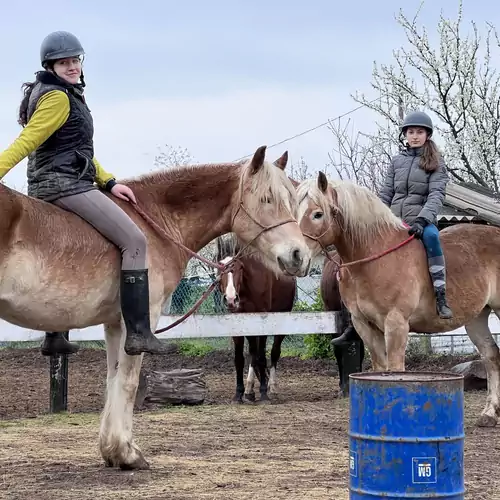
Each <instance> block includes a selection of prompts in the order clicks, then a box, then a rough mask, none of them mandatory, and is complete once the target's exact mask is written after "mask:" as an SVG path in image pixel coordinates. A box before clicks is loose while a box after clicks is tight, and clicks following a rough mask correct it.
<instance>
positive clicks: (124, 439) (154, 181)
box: [0, 146, 310, 469]
mask: <svg viewBox="0 0 500 500" xmlns="http://www.w3.org/2000/svg"><path fill="white" fill-rule="evenodd" d="M265 152H266V148H265V146H263V147H260V148H258V149H257V151H256V152H255V154H254V155H253V157H252V158H251V159H250V160H247V161H244V162H242V163H228V164H213V165H196V166H187V167H182V168H176V169H171V170H165V171H159V172H156V173H151V174H146V175H143V176H142V177H139V178H137V179H130V180H125V181H122V182H123V183H124V184H126V185H128V186H130V187H131V188H132V189H133V191H134V193H135V195H136V198H137V201H138V207H137V208H134V206H133V205H132V204H130V203H127V202H123V201H121V200H117V199H116V198H115V199H114V200H113V201H114V202H115V203H118V204H119V205H120V206H121V207H122V208H123V209H124V210H125V211H126V212H127V213H128V214H129V215H130V217H132V218H133V220H134V221H135V222H136V223H137V224H138V225H139V227H140V228H141V229H142V231H143V232H144V234H145V235H146V237H147V240H148V264H149V269H150V286H151V289H150V305H151V308H150V311H151V325H152V328H153V329H154V328H155V327H156V325H157V324H158V320H159V318H160V313H161V308H162V305H163V304H164V303H165V302H166V301H167V300H168V299H169V298H170V296H171V294H172V292H173V290H174V288H175V287H176V285H177V283H178V282H179V280H180V278H181V276H182V275H183V273H184V270H185V268H186V265H187V262H188V261H189V259H190V258H191V255H190V254H189V253H188V252H187V251H186V250H185V249H183V248H181V247H180V246H179V244H183V245H185V246H186V248H188V249H190V250H191V251H195V252H198V251H199V250H200V249H201V248H203V247H204V246H206V245H207V244H208V243H209V242H210V241H212V240H214V239H215V238H217V237H218V236H220V235H223V234H226V233H229V232H234V233H236V234H237V236H238V238H240V239H241V240H242V241H243V242H244V243H245V244H248V243H251V245H252V247H254V249H255V250H257V251H259V252H262V259H263V262H264V263H265V264H266V265H268V266H269V267H270V268H272V269H275V270H276V272H278V273H281V272H283V273H288V274H291V275H294V276H303V275H305V274H306V273H307V270H308V268H309V263H310V251H309V249H308V248H307V246H306V243H305V241H304V237H303V235H302V233H301V231H300V229H299V227H298V224H297V222H296V215H297V198H296V193H295V189H294V187H293V185H292V183H291V182H290V181H289V179H288V178H287V176H286V175H285V173H284V172H283V170H282V169H281V168H279V167H278V166H276V165H273V164H272V163H270V162H268V161H266V160H265ZM0 211H1V214H2V217H1V219H0V241H1V244H0V264H1V273H2V274H1V281H0V306H1V307H0V317H1V318H2V319H4V320H6V321H8V322H10V323H13V324H15V325H18V326H20V327H22V328H26V329H32V330H40V331H42V332H45V331H47V332H62V331H69V330H73V329H79V328H86V327H88V326H91V325H99V324H104V331H105V338H106V354H107V368H108V371H107V388H106V403H105V406H104V411H103V413H102V418H101V429H100V451H101V455H102V457H103V459H104V461H105V463H106V464H107V465H108V466H118V467H121V468H123V469H143V468H149V463H148V462H147V461H146V459H145V458H144V457H143V455H142V453H141V451H140V449H139V446H138V445H137V444H136V442H135V441H134V439H133V433H132V417H133V408H134V400H135V394H136V391H137V385H138V381H139V372H140V368H141V363H142V358H143V356H142V355H139V356H129V355H127V354H126V353H125V350H124V348H123V345H124V339H125V334H124V331H125V330H124V325H123V319H122V316H121V312H120V300H119V271H120V254H119V250H118V248H116V247H115V246H114V245H112V244H111V243H110V242H109V241H107V240H106V239H105V238H104V237H102V236H101V235H100V234H99V233H98V232H97V231H96V230H95V229H94V228H93V227H92V226H90V225H89V224H87V223H86V222H85V221H83V220H82V219H80V218H79V217H78V216H77V215H75V214H72V213H70V212H67V211H65V210H63V209H61V208H58V207H56V206H54V205H52V204H49V203H47V202H44V201H41V200H37V199H33V198H30V197H28V196H25V195H23V194H20V193H18V192H16V191H14V190H12V189H9V188H8V187H6V186H5V185H0ZM139 211H141V213H139ZM146 219H149V221H147V220H146ZM154 226H156V227H154ZM165 235H167V236H168V237H166V236H165Z"/></svg>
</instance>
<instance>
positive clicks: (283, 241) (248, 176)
mask: <svg viewBox="0 0 500 500" xmlns="http://www.w3.org/2000/svg"><path fill="white" fill-rule="evenodd" d="M265 152H266V146H261V147H260V148H258V149H257V151H256V152H255V154H254V155H253V157H252V158H251V159H250V160H248V161H247V162H246V163H244V164H243V172H242V175H241V179H240V185H239V190H238V193H237V196H238V199H235V200H234V202H233V208H234V212H233V215H232V222H231V231H232V232H234V233H236V234H237V235H238V238H239V239H240V241H241V242H242V243H243V244H246V245H250V246H252V247H254V248H255V249H256V250H258V251H259V254H260V257H261V259H262V260H263V261H264V263H266V265H267V266H268V267H269V268H271V269H275V270H276V271H279V272H281V273H286V274H289V275H291V276H305V275H306V274H307V272H308V270H309V266H310V261H311V252H310V250H309V248H308V246H307V243H306V241H305V239H304V236H303V234H302V231H301V230H300V228H299V224H298V222H297V210H298V203H297V194H296V190H295V188H294V185H293V183H292V182H291V180H290V179H289V178H288V177H287V175H286V174H285V172H284V170H285V167H286V164H287V160H288V154H287V153H285V154H283V155H282V156H281V157H280V158H278V159H277V160H276V161H275V162H274V163H270V162H268V161H266V160H265Z"/></svg>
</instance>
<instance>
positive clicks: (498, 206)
mask: <svg viewBox="0 0 500 500" xmlns="http://www.w3.org/2000/svg"><path fill="white" fill-rule="evenodd" d="M474 187H475V188H474V189H472V188H471V187H470V185H467V187H465V185H460V184H455V183H452V182H450V183H449V184H448V185H447V186H446V198H445V202H444V203H445V206H447V207H451V208H453V209H455V210H457V211H459V212H460V216H464V215H467V216H469V217H472V218H475V219H476V220H479V219H482V220H484V221H486V222H490V223H491V224H495V225H498V226H500V203H499V199H498V198H497V197H496V195H495V194H494V193H493V191H490V190H487V189H485V188H482V187H481V186H474ZM443 209H444V207H443ZM443 212H444V210H443ZM445 215H447V214H445ZM457 216H459V215H458V214H457ZM468 220H472V219H468Z"/></svg>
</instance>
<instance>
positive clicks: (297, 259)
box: [292, 248, 302, 264]
mask: <svg viewBox="0 0 500 500" xmlns="http://www.w3.org/2000/svg"><path fill="white" fill-rule="evenodd" d="M292 259H293V262H294V264H298V263H299V262H301V261H302V255H301V252H300V250H299V249H298V248H296V249H295V250H294V251H293V252H292Z"/></svg>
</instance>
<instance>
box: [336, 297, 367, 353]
mask: <svg viewBox="0 0 500 500" xmlns="http://www.w3.org/2000/svg"><path fill="white" fill-rule="evenodd" d="M341 313H343V315H344V316H345V320H346V323H347V326H346V328H344V331H343V332H342V335H340V337H336V338H334V339H332V340H331V342H330V344H331V345H332V346H338V345H342V344H349V343H351V342H354V341H356V340H361V337H360V336H359V335H358V332H357V331H356V329H355V328H354V326H353V325H352V319H351V314H350V313H349V311H348V310H347V308H345V306H343V308H342V311H341Z"/></svg>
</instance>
